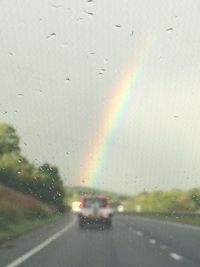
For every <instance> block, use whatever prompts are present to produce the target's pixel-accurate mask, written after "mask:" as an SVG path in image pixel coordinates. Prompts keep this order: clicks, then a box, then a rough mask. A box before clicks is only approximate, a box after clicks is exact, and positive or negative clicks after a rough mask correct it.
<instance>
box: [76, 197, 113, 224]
mask: <svg viewBox="0 0 200 267" xmlns="http://www.w3.org/2000/svg"><path fill="white" fill-rule="evenodd" d="M112 215H113V213H112V209H111V208H110V205H109V203H108V199H107V198H106V197H104V196H85V197H82V198H81V205H80V212H79V225H80V228H81V229H82V228H84V227H85V226H91V225H95V226H97V225H100V226H101V225H102V226H104V227H106V228H111V227H112Z"/></svg>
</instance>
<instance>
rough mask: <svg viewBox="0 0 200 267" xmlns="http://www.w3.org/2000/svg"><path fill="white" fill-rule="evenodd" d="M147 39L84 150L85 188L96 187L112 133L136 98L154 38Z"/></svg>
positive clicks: (114, 91)
mask: <svg viewBox="0 0 200 267" xmlns="http://www.w3.org/2000/svg"><path fill="white" fill-rule="evenodd" d="M152 37H153V36H151V37H150V38H149V37H148V38H147V40H148V41H147V40H146V42H145V44H144V45H143V46H142V47H141V48H140V51H137V53H134V54H137V56H135V57H134V62H133V65H132V66H131V67H129V68H128V71H126V72H125V73H124V74H123V75H122V79H121V80H120V81H119V82H118V83H117V84H116V86H114V88H113V90H112V91H113V95H112V96H111V98H110V99H111V101H110V103H109V105H108V106H107V108H106V109H105V110H104V112H103V114H102V119H101V120H100V127H99V130H98V131H97V134H96V135H95V136H94V137H93V138H92V140H93V141H92V142H91V145H90V146H89V149H88V151H86V155H85V160H84V163H83V168H84V170H83V172H82V173H81V176H82V180H81V183H84V184H85V185H87V186H97V183H98V181H99V179H100V176H101V171H102V169H103V167H104V166H105V163H106V156H107V152H108V149H109V147H110V145H111V144H112V140H113V137H114V134H115V132H116V130H117V129H118V127H119V126H120V122H121V121H122V118H123V116H124V114H125V112H126V111H127V110H128V108H129V104H130V102H132V99H133V98H134V97H135V90H136V83H137V81H138V78H139V77H140V75H141V73H142V68H143V66H144V62H145V58H146V55H147V54H148V51H149V50H150V47H151V46H152V43H153V42H152V41H153V40H154V38H152Z"/></svg>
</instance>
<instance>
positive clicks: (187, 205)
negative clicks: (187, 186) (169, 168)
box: [124, 188, 200, 226]
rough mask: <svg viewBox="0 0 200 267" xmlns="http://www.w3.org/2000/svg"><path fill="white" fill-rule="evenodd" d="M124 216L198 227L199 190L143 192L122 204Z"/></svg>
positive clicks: (199, 223) (199, 221)
mask: <svg viewBox="0 0 200 267" xmlns="http://www.w3.org/2000/svg"><path fill="white" fill-rule="evenodd" d="M124 207H125V211H126V214H132V215H137V216H145V217H150V218H154V219H159V220H165V221H173V222H179V223H186V224H192V225H199V226H200V189H197V188H194V189H191V190H178V189H173V190H169V191H154V192H143V193H140V194H139V195H137V196H136V197H134V198H128V199H127V200H126V201H125V202H124Z"/></svg>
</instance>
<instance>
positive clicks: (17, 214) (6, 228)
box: [0, 185, 59, 243]
mask: <svg viewBox="0 0 200 267" xmlns="http://www.w3.org/2000/svg"><path fill="white" fill-rule="evenodd" d="M58 216H59V213H58V212H57V211H56V210H55V209H54V208H53V207H51V206H48V205H46V204H44V203H42V202H40V201H38V200H37V199H35V198H33V197H31V196H26V195H23V194H21V193H18V192H15V191H14V190H12V189H10V188H7V187H5V186H2V185H0V243H2V242H3V241H5V240H10V239H12V238H14V237H17V236H19V235H21V234H24V233H26V232H29V231H31V230H33V229H35V228H37V227H39V226H41V225H43V224H46V223H49V222H50V221H52V220H54V219H55V218H57V217H58Z"/></svg>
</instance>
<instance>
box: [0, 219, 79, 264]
mask: <svg viewBox="0 0 200 267" xmlns="http://www.w3.org/2000/svg"><path fill="white" fill-rule="evenodd" d="M75 222H76V219H75V218H74V220H73V221H72V222H71V223H70V224H68V225H67V226H66V227H64V228H63V229H62V230H60V231H58V232H57V233H56V234H54V235H52V236H51V237H49V238H47V239H46V240H45V241H44V242H42V243H41V244H39V245H37V246H36V247H34V248H33V249H31V250H29V251H28V252H26V253H25V254H24V255H22V256H21V257H19V258H17V259H16V260H14V261H12V262H11V263H9V264H8V265H6V266H4V267H16V266H19V265H20V264H21V263H22V262H24V261H26V260H27V259H28V258H30V257H32V256H33V255H34V254H36V253H37V252H39V251H40V250H42V249H43V248H45V247H46V246H48V245H49V244H50V243H51V242H53V241H54V240H56V239H57V238H58V237H60V236H61V235H62V234H64V233H65V232H67V231H68V230H69V229H70V228H71V227H72V226H73V225H74V223H75Z"/></svg>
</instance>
